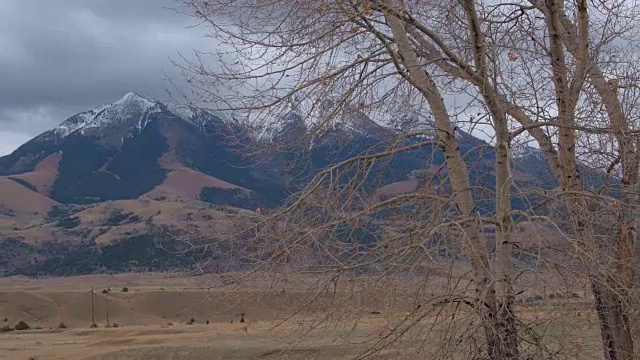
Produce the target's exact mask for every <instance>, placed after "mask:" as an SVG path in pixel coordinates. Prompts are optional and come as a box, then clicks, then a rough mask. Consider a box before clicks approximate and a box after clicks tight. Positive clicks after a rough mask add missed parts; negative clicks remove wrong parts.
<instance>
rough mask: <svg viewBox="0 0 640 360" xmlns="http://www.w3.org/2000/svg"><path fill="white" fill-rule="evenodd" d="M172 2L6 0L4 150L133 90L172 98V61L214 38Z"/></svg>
mask: <svg viewBox="0 0 640 360" xmlns="http://www.w3.org/2000/svg"><path fill="white" fill-rule="evenodd" d="M177 5H178V3H176V2H175V1H174V0H0V156H1V155H5V154H8V153H10V152H11V151H13V150H14V149H15V148H17V147H18V146H20V145H21V144H23V143H24V142H26V141H27V140H29V139H31V138H32V137H34V136H35V135H38V134H40V133H42V132H43V131H45V130H48V129H50V128H52V127H54V126H56V125H57V124H59V123H60V122H62V121H64V120H65V119H66V118H67V117H69V116H71V115H73V114H75V113H78V112H81V111H85V110H89V109H92V108H94V107H96V106H98V105H101V104H103V103H110V102H113V101H116V100H118V99H119V98H121V97H122V96H123V95H124V94H125V93H127V92H129V91H135V92H139V93H143V94H147V95H150V96H152V97H156V98H160V99H165V98H167V95H166V92H165V90H166V89H170V88H171V85H170V84H169V83H168V81H167V80H166V76H165V74H166V75H167V76H169V77H170V78H173V79H176V80H179V79H180V78H181V77H180V75H179V70H178V69H177V68H176V67H175V66H174V65H173V64H172V63H171V61H170V59H173V60H179V57H178V53H183V54H187V55H188V53H189V52H190V50H192V49H199V50H206V49H208V48H211V47H212V40H211V39H205V38H204V37H203V34H204V29H203V28H201V27H200V28H193V27H192V26H193V25H195V22H194V20H193V19H191V18H189V17H187V16H184V15H179V14H176V13H175V12H174V11H172V10H170V9H168V8H174V7H176V6H177Z"/></svg>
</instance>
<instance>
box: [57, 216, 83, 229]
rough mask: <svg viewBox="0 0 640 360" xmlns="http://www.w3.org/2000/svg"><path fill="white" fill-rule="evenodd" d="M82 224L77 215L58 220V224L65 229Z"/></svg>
mask: <svg viewBox="0 0 640 360" xmlns="http://www.w3.org/2000/svg"><path fill="white" fill-rule="evenodd" d="M78 225H80V219H79V218H78V217H76V216H71V217H66V218H63V219H60V220H58V221H56V226H57V227H61V228H64V229H73V228H74V227H76V226H78Z"/></svg>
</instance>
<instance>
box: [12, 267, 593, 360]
mask: <svg viewBox="0 0 640 360" xmlns="http://www.w3.org/2000/svg"><path fill="white" fill-rule="evenodd" d="M231 276H232V274H221V275H204V276H197V277H189V276H184V275H182V274H122V275H92V276H78V277H72V278H48V279H28V278H23V277H12V278H2V279H0V319H1V318H3V317H5V316H6V317H8V322H7V324H10V325H13V324H15V323H16V322H17V321H19V320H25V321H27V322H28V323H29V324H30V325H31V327H36V326H38V327H42V328H43V329H42V330H29V331H23V332H19V331H14V332H9V333H0V359H28V358H30V357H35V358H37V359H94V360H107V359H351V358H355V357H357V356H358V355H361V354H363V353H364V352H365V351H366V350H367V349H369V348H370V347H371V346H373V345H376V344H377V345H380V344H383V345H384V346H383V347H382V349H381V350H380V351H379V352H378V353H377V354H376V355H375V356H373V357H372V358H374V359H397V358H416V359H418V358H420V359H424V358H427V359H429V358H434V359H452V360H453V359H465V358H466V355H467V350H466V346H468V345H469V341H470V340H469V339H470V338H473V337H474V335H475V334H474V333H473V330H471V332H470V331H469V326H470V325H469V321H470V320H469V319H470V318H471V316H470V314H469V312H468V311H467V310H464V309H460V308H458V309H456V308H455V307H453V306H452V307H445V308H444V310H443V311H433V312H431V313H429V314H428V315H427V316H424V317H422V318H421V319H420V321H419V322H417V323H416V324H415V325H414V327H413V328H412V330H410V331H409V332H408V333H407V334H406V335H405V337H404V339H403V340H402V341H398V342H397V343H394V342H393V341H392V339H387V338H385V336H386V335H388V334H389V331H388V330H389V326H390V322H393V321H398V320H400V319H402V318H404V317H406V316H407V315H408V314H409V311H411V309H413V308H414V307H415V303H414V299H412V298H410V297H408V296H406V294H405V295H402V294H403V291H404V290H402V286H399V287H398V289H396V290H397V291H398V294H396V295H395V296H394V295H393V294H391V293H385V292H383V291H381V290H380V289H370V291H367V290H366V289H365V290H363V291H364V295H363V296H362V297H358V298H357V303H356V302H355V300H354V299H355V298H348V296H349V295H352V294H340V292H338V295H337V296H334V297H328V298H326V299H320V301H319V302H318V303H317V305H314V307H315V308H314V314H313V315H309V316H307V314H299V315H296V316H294V317H292V318H291V319H290V320H289V321H287V322H284V323H281V320H283V319H284V318H286V317H288V316H291V315H292V313H293V312H294V311H295V310H297V309H298V308H300V307H301V306H302V305H303V304H304V303H305V302H306V301H307V300H308V298H309V295H310V294H309V292H308V291H307V290H305V289H306V286H308V284H309V283H311V282H313V281H315V279H314V278H312V277H304V278H293V279H292V280H291V282H290V284H289V287H288V288H289V289H292V290H291V291H287V292H275V291H272V290H270V289H271V284H269V283H268V281H258V282H255V283H247V284H244V285H242V286H240V287H228V286H227V287H225V286H220V285H221V284H222V283H223V282H226V281H227V280H228V279H230V278H231ZM359 281H361V279H357V280H356V279H350V282H351V283H354V282H359ZM362 281H366V280H365V279H364V278H363V279H362ZM434 281H435V280H434ZM443 284H444V283H443ZM91 286H94V287H95V289H96V297H95V309H96V311H95V316H96V322H97V323H98V324H99V326H100V327H99V328H98V329H89V325H90V323H91V300H90V299H91V298H90V291H89V289H90V288H91ZM124 286H126V287H128V290H129V291H128V292H122V291H121V290H122V287H124ZM349 286H350V285H347V287H345V288H343V289H340V291H341V292H345V291H346V290H347V289H348V287H349ZM434 287H435V288H434V289H433V290H430V291H433V292H434V293H436V292H438V291H439V290H441V289H440V288H441V287H442V286H439V285H437V284H436V282H434ZM107 288H110V289H111V291H110V292H108V293H106V294H103V293H102V290H103V289H107ZM295 289H299V291H295ZM388 290H390V289H388ZM436 295H437V294H436ZM345 296H346V297H345ZM341 298H345V299H346V298H348V299H349V301H352V302H349V301H347V302H345V303H342V304H343V305H345V304H346V307H347V308H348V309H347V311H345V312H344V313H342V312H340V310H337V307H338V306H339V304H340V299H341ZM391 298H393V305H394V310H393V311H390V312H388V311H387V305H386V304H387V303H388V302H389V301H390V299H391ZM107 307H108V309H109V310H108V312H109V319H110V322H111V323H114V322H115V323H118V324H119V325H120V327H118V328H104V325H105V323H106V312H107ZM369 310H380V311H381V313H377V312H376V313H373V312H370V311H369ZM516 311H517V313H518V316H519V318H520V319H522V320H523V321H524V322H526V324H527V326H528V327H529V328H531V329H533V330H536V332H537V333H538V334H539V336H540V340H541V341H543V342H544V343H545V344H546V346H547V347H548V348H549V349H550V351H558V354H559V355H558V357H557V358H562V359H600V358H601V349H600V345H599V335H598V327H597V319H596V316H595V314H594V313H593V312H592V311H591V310H590V307H589V304H588V302H587V301H584V299H578V300H573V301H570V302H566V301H565V302H557V301H556V302H538V303H532V304H523V305H520V306H518V307H517V308H516ZM333 312H335V313H333ZM354 312H355V313H357V314H353V313H354ZM240 313H244V314H245V317H246V320H247V322H246V323H239V321H238V320H239V315H240ZM332 313H333V314H332ZM325 315H326V316H327V317H326V318H325ZM353 315H356V316H353ZM191 317H193V318H194V319H195V321H196V323H195V324H192V325H189V324H187V323H188V322H189V320H190V319H191ZM206 320H209V322H210V324H206V323H205V322H206ZM232 320H233V323H231V321H232ZM60 322H64V323H65V324H66V325H67V326H68V327H69V328H68V329H64V330H61V329H57V328H56V327H57V324H59V323H60ZM169 323H171V324H170V325H169ZM0 325H1V324H0ZM275 325H279V326H277V327H275ZM325 325H326V326H325ZM49 328H51V329H49ZM532 346H533V345H531V344H526V343H525V344H524V345H523V348H524V349H527V348H528V347H529V348H531V347H532ZM408 349H411V350H408ZM416 349H417V350H416Z"/></svg>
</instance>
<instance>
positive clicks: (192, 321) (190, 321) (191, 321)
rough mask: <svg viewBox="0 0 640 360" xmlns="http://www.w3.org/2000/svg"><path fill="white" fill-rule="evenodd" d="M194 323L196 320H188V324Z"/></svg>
mask: <svg viewBox="0 0 640 360" xmlns="http://www.w3.org/2000/svg"><path fill="white" fill-rule="evenodd" d="M195 322H196V319H194V318H193V317H192V318H191V320H189V322H188V324H193V323H195Z"/></svg>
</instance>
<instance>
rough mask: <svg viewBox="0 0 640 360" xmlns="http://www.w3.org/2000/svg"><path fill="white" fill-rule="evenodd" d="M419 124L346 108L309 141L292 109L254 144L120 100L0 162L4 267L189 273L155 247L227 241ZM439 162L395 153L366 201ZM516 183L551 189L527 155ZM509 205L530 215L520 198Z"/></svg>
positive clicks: (379, 168) (201, 122) (243, 130)
mask: <svg viewBox="0 0 640 360" xmlns="http://www.w3.org/2000/svg"><path fill="white" fill-rule="evenodd" d="M416 116H418V114H417V113H413V112H408V113H407V114H404V115H398V121H397V122H396V123H397V124H399V125H397V126H396V127H389V126H383V125H380V124H379V123H378V122H376V121H374V120H373V119H371V118H370V117H368V116H367V115H366V114H365V113H363V112H361V111H358V110H356V109H353V110H349V111H345V113H344V114H342V115H341V116H340V117H339V119H338V120H337V121H336V122H334V123H333V124H332V125H331V126H328V127H326V129H323V130H322V131H315V130H314V131H313V134H314V135H313V136H310V135H309V134H310V129H308V125H307V123H306V121H305V119H304V118H303V116H302V115H301V114H300V113H298V112H296V111H294V110H291V111H288V112H286V113H283V114H282V115H281V116H279V117H278V118H277V119H275V120H274V123H275V124H278V126H277V128H275V129H274V130H272V131H270V132H269V136H259V135H257V134H255V132H254V131H253V130H251V129H250V128H249V127H246V126H244V125H243V124H242V123H241V122H240V121H237V120H235V119H234V118H233V117H227V116H222V115H220V114H217V113H215V112H212V111H209V110H206V109H201V108H194V107H178V106H173V105H167V104H164V103H161V102H159V101H155V100H152V99H149V98H146V97H144V96H141V95H138V94H135V93H128V94H126V95H125V96H124V97H123V98H122V99H120V100H118V101H116V102H114V103H112V104H108V105H103V106H99V107H97V108H95V109H93V110H89V111H85V112H82V113H79V114H76V115H74V116H72V117H70V118H68V119H66V120H65V121H63V122H62V123H61V124H60V125H59V126H57V127H56V128H54V129H51V130H49V131H46V132H44V133H42V134H41V135H39V136H37V137H35V138H33V139H32V140H30V141H28V142H27V143H25V144H24V145H22V146H20V147H19V148H18V149H16V150H15V151H14V152H13V153H11V154H9V155H7V156H4V157H0V249H2V251H0V253H2V255H1V256H0V270H2V269H4V271H5V273H16V272H22V273H30V274H34V273H54V274H72V273H86V272H96V271H109V270H113V271H119V270H125V269H131V268H136V267H140V268H147V269H158V268H167V267H180V266H186V265H188V263H189V262H191V261H193V260H192V259H188V258H187V257H185V258H183V259H177V258H176V257H175V256H172V254H171V252H170V251H169V252H165V253H160V252H158V241H159V240H158V239H161V240H162V241H164V242H163V244H164V245H163V246H164V247H165V249H166V248H169V250H175V251H176V252H180V251H181V248H180V247H181V246H183V245H184V242H180V241H176V239H184V237H185V236H199V237H208V238H211V237H218V238H220V239H222V238H223V237H224V238H227V239H228V238H231V237H232V236H231V235H229V236H223V234H232V233H233V231H234V229H237V228H238V227H239V226H240V223H242V224H245V223H250V222H251V221H253V220H252V219H255V210H256V209H257V208H268V207H277V206H279V205H281V204H282V203H283V202H284V201H285V200H286V199H287V198H288V196H289V195H291V194H292V193H295V192H296V191H297V190H299V189H300V188H302V187H303V186H304V185H305V184H306V183H307V182H308V181H309V180H310V179H311V178H312V177H313V176H314V175H315V174H317V173H318V172H319V171H321V170H322V169H324V168H326V167H327V166H330V165H332V164H336V163H338V162H340V161H344V160H346V159H349V158H351V157H353V156H355V155H358V154H362V153H365V152H371V151H376V150H380V149H382V148H383V147H384V146H386V145H383V144H388V143H389V142H391V141H394V139H397V138H398V137H399V135H400V134H402V133H403V132H404V131H405V130H407V128H403V126H405V127H407V126H410V124H413V123H415V122H416V119H415V117H416ZM407 124H409V125H407ZM422 124H423V125H424V124H427V126H428V125H429V121H428V120H424V119H422ZM456 136H457V137H458V140H459V142H460V148H461V152H462V153H463V154H465V157H466V159H467V160H468V164H470V165H471V166H470V174H471V177H472V181H473V183H474V184H475V185H480V187H483V188H488V189H491V188H492V187H493V183H494V180H493V178H494V176H493V166H494V161H495V158H494V151H493V148H492V147H491V146H490V145H489V144H488V143H486V142H485V141H483V140H480V139H478V138H476V137H474V136H472V135H470V134H468V133H466V132H464V131H462V130H459V129H458V130H457V132H456ZM421 140H424V136H423V138H416V139H405V140H402V141H404V142H405V143H406V144H411V143H416V142H418V141H421ZM256 149H259V150H260V151H256ZM443 162H444V158H443V155H442V153H441V152H440V151H439V149H438V148H437V147H436V146H433V145H424V146H420V147H417V148H415V149H413V150H411V151H407V152H401V153H398V154H395V155H393V156H391V157H388V158H386V159H385V160H384V161H379V162H378V163H376V164H374V166H373V167H372V169H371V171H370V173H369V175H367V178H366V184H365V186H364V188H365V192H368V193H370V194H373V193H375V191H376V189H379V188H380V187H382V186H385V185H390V184H394V183H397V182H401V181H404V180H406V179H407V175H408V174H409V173H411V171H412V170H424V169H433V168H442V167H441V165H442V164H443ZM514 179H515V181H516V183H517V184H518V185H519V186H520V187H524V188H545V187H553V186H554V183H553V178H552V176H550V173H549V169H548V167H547V166H546V163H545V161H544V159H543V157H542V156H541V154H540V152H539V151H538V150H536V149H532V148H528V149H526V151H523V152H521V153H520V155H518V157H517V158H515V159H514ZM477 196H478V199H479V207H480V210H481V211H484V212H487V213H490V212H491V211H492V210H493V203H492V201H491V196H485V197H486V199H483V195H482V194H480V193H478V194H477ZM514 206H515V207H521V208H525V207H528V206H529V204H528V203H526V201H524V199H522V201H520V200H519V199H518V197H517V196H516V197H514ZM194 234H195V235H194ZM165 240H166V241H165ZM209 240H210V239H209ZM181 244H182V245H181ZM221 254H223V251H219V252H218V253H211V254H209V253H207V254H200V255H199V256H201V257H206V256H208V257H214V258H215V257H216V256H223V255H221ZM229 263H233V259H227V260H226V262H225V264H227V265H226V266H229V265H228V264H229Z"/></svg>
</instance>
